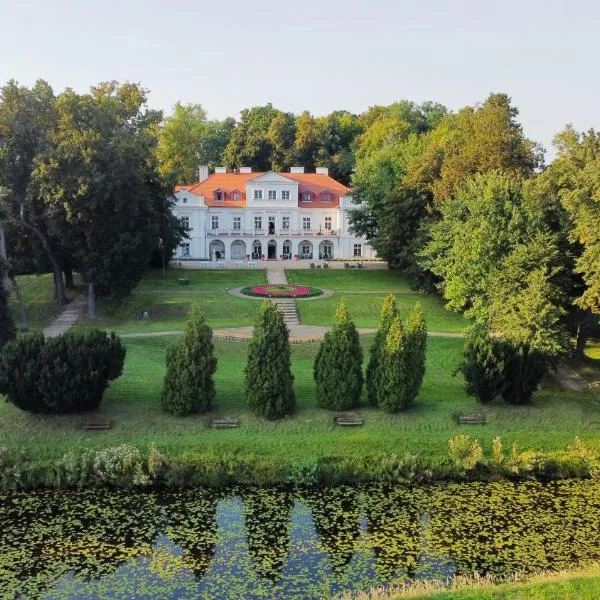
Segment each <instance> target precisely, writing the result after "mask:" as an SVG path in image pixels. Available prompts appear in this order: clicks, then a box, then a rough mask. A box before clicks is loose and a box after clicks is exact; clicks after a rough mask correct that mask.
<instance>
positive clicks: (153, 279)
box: [136, 268, 267, 292]
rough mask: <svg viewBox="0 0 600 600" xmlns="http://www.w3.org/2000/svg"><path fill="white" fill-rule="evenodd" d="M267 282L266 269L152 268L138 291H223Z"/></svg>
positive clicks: (138, 287)
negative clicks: (182, 282) (164, 269)
mask: <svg viewBox="0 0 600 600" xmlns="http://www.w3.org/2000/svg"><path fill="white" fill-rule="evenodd" d="M180 279H189V282H190V283H189V284H188V285H185V286H184V285H181V284H180V283H179V280H180ZM262 283H267V274H266V271H265V270H264V269H256V270H251V269H174V268H172V269H167V272H166V274H163V272H162V270H161V269H152V270H150V271H148V273H146V275H144V279H142V281H141V282H140V284H139V285H138V286H137V288H136V289H137V291H154V290H174V291H186V292H189V291H194V292H195V291H206V290H217V291H219V290H220V291H223V290H227V289H230V288H234V287H243V286H247V285H260V284H262Z"/></svg>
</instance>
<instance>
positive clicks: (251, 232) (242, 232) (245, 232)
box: [206, 228, 339, 237]
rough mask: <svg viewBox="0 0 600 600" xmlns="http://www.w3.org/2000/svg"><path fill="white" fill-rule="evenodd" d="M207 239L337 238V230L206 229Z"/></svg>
mask: <svg viewBox="0 0 600 600" xmlns="http://www.w3.org/2000/svg"><path fill="white" fill-rule="evenodd" d="M206 235H207V236H208V237H213V236H214V237H218V236H242V237H244V236H253V237H261V236H262V237H273V236H278V237H286V236H290V237H298V236H320V237H327V236H328V237H337V236H338V235H339V230H335V229H331V230H329V229H278V228H275V230H274V231H273V232H271V233H269V230H268V229H208V230H207V231H206Z"/></svg>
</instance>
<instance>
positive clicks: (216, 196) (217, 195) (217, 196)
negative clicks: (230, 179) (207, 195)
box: [213, 190, 225, 202]
mask: <svg viewBox="0 0 600 600" xmlns="http://www.w3.org/2000/svg"><path fill="white" fill-rule="evenodd" d="M213 200H214V201H215V202H223V200H225V192H224V191H223V190H215V191H214V193H213Z"/></svg>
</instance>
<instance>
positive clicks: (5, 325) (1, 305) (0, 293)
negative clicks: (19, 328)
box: [0, 282, 16, 348]
mask: <svg viewBox="0 0 600 600" xmlns="http://www.w3.org/2000/svg"><path fill="white" fill-rule="evenodd" d="M15 334H16V330H15V324H14V323H13V320H12V316H11V314H10V308H9V307H8V294H7V293H6V290H5V289H4V287H3V285H2V284H1V282H0V348H2V346H4V344H6V342H8V341H10V340H12V339H13V338H14V337H15Z"/></svg>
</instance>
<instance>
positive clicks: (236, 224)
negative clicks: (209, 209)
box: [180, 215, 332, 231]
mask: <svg viewBox="0 0 600 600" xmlns="http://www.w3.org/2000/svg"><path fill="white" fill-rule="evenodd" d="M180 221H181V224H182V225H184V226H185V227H186V228H187V229H188V230H189V228H190V218H189V217H181V218H180ZM331 223H332V221H331V217H325V221H324V228H325V231H331ZM210 224H211V229H213V230H216V229H219V216H218V215H212V216H211V223H210ZM262 224H263V221H262V216H256V217H254V229H262ZM311 226H312V219H311V218H310V217H302V229H303V230H304V231H308V230H310V229H311ZM271 228H275V217H269V229H271ZM289 228H290V217H281V229H289ZM241 229H242V217H233V230H234V231H241Z"/></svg>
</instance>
